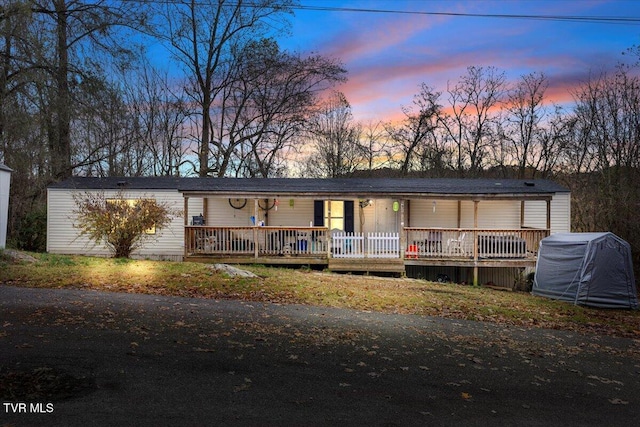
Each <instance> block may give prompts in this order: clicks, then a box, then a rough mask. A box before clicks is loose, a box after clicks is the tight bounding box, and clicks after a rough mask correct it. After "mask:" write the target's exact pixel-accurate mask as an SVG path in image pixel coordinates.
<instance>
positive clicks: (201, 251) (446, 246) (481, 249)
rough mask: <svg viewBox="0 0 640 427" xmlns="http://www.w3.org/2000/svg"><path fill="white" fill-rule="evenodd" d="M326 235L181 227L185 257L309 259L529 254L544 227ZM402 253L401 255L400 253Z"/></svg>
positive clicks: (322, 231)
mask: <svg viewBox="0 0 640 427" xmlns="http://www.w3.org/2000/svg"><path fill="white" fill-rule="evenodd" d="M404 233H405V235H404V236H403V237H404V239H405V240H404V247H401V244H400V241H401V239H400V234H399V233H367V234H366V235H365V234H364V233H345V232H343V231H335V232H333V233H330V232H329V230H327V228H325V227H270V226H268V227H208V226H186V227H185V255H186V256H192V255H225V256H234V255H239V256H254V257H274V256H299V257H314V258H328V257H333V258H400V256H401V255H404V258H405V259H409V260H410V259H427V258H441V259H510V258H513V259H520V258H533V257H535V255H536V253H537V251H538V246H539V243H540V240H542V239H543V238H544V237H547V236H548V235H549V230H544V229H511V230H498V229H472V228H417V227H407V228H405V229H404ZM403 252H404V253H403Z"/></svg>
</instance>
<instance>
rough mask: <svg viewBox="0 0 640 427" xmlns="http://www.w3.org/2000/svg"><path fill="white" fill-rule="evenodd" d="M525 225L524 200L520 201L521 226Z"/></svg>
mask: <svg viewBox="0 0 640 427" xmlns="http://www.w3.org/2000/svg"><path fill="white" fill-rule="evenodd" d="M523 227H524V200H521V201H520V228H523Z"/></svg>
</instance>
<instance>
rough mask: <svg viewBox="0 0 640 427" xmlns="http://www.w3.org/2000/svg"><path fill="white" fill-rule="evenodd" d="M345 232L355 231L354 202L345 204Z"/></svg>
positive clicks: (347, 201) (348, 201) (346, 201)
mask: <svg viewBox="0 0 640 427" xmlns="http://www.w3.org/2000/svg"><path fill="white" fill-rule="evenodd" d="M344 231H346V232H347V233H353V232H354V231H355V223H354V215H353V200H345V202H344Z"/></svg>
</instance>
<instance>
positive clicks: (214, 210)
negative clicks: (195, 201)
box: [206, 198, 264, 227]
mask: <svg viewBox="0 0 640 427" xmlns="http://www.w3.org/2000/svg"><path fill="white" fill-rule="evenodd" d="M245 200H246V204H245ZM232 202H233V203H232V204H233V206H237V207H239V206H242V205H243V204H244V206H243V207H242V208H241V209H236V208H234V207H232V206H231V203H229V199H227V198H224V199H222V198H209V201H208V202H207V203H208V205H207V206H208V216H207V218H206V224H207V225H210V226H212V227H248V226H251V225H253V224H252V223H251V217H252V216H253V215H254V214H253V199H244V198H242V199H232ZM262 204H263V205H264V201H263V202H262Z"/></svg>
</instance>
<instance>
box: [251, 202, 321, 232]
mask: <svg viewBox="0 0 640 427" xmlns="http://www.w3.org/2000/svg"><path fill="white" fill-rule="evenodd" d="M271 203H273V199H272V200H271ZM263 206H264V205H263ZM270 206H271V205H270ZM312 223H313V200H312V199H281V200H279V203H278V209H277V210H276V209H275V208H274V209H271V210H270V211H269V225H272V226H277V227H280V226H282V227H286V226H291V227H308V226H309V224H312Z"/></svg>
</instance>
